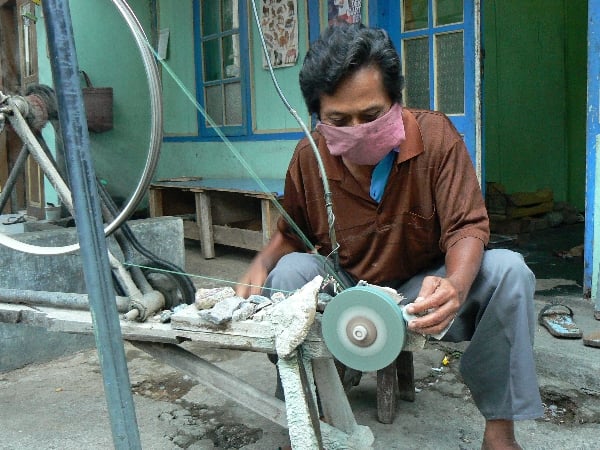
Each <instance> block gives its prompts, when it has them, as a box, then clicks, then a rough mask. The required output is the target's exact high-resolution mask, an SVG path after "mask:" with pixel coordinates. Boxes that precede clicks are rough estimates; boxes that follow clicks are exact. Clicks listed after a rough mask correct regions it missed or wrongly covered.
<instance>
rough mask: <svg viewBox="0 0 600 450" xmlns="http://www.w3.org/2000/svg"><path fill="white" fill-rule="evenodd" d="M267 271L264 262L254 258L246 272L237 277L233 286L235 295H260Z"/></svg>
mask: <svg viewBox="0 0 600 450" xmlns="http://www.w3.org/2000/svg"><path fill="white" fill-rule="evenodd" d="M268 273H269V272H268V270H267V268H266V267H265V266H264V264H262V262H261V261H260V260H259V259H254V260H253V261H252V263H251V264H250V267H249V268H248V270H247V271H246V273H245V274H244V275H243V276H242V278H240V279H239V281H238V284H237V286H236V287H235V295H237V296H238V297H243V298H248V297H249V296H250V295H260V293H261V291H262V286H263V285H264V284H265V280H266V279H267V275H268Z"/></svg>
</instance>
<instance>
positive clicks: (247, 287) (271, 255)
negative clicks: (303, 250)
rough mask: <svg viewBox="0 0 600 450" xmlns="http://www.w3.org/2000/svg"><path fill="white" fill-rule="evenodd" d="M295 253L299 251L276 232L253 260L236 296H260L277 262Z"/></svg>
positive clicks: (236, 291)
mask: <svg viewBox="0 0 600 450" xmlns="http://www.w3.org/2000/svg"><path fill="white" fill-rule="evenodd" d="M293 251H297V249H296V248H295V247H294V246H293V245H292V244H291V243H290V242H289V241H288V240H287V239H285V238H284V237H283V235H282V234H281V233H280V232H279V231H276V232H275V233H274V234H273V236H272V237H271V240H270V241H269V243H268V244H267V245H266V247H265V248H264V249H262V250H261V251H260V253H259V254H258V255H256V257H255V258H254V259H253V260H252V262H251V263H250V267H249V268H248V270H247V271H246V273H245V274H244V275H243V276H242V278H240V279H239V281H238V283H239V284H238V285H237V287H236V288H235V294H236V295H237V296H239V297H243V298H248V296H250V295H255V294H256V295H259V294H260V293H261V292H262V288H263V286H264V284H265V280H266V279H267V275H268V274H269V272H270V271H271V270H272V269H273V267H275V264H277V261H279V260H280V259H281V257H282V256H284V255H287V254H288V253H291V252H293Z"/></svg>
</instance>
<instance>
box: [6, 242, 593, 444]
mask: <svg viewBox="0 0 600 450" xmlns="http://www.w3.org/2000/svg"><path fill="white" fill-rule="evenodd" d="M527 252H528V254H527V255H526V258H534V259H535V258H537V256H536V249H533V250H532V249H531V248H529V249H528V250H527ZM251 257H252V253H251V252H244V251H240V250H234V249H231V248H227V247H217V257H216V258H215V259H212V260H204V259H202V258H201V256H200V252H199V249H198V246H197V244H195V243H193V242H188V244H187V246H186V270H187V272H189V273H190V274H192V275H194V282H195V284H196V285H197V286H203V287H210V286H223V285H224V283H225V282H226V280H235V279H237V278H238V277H239V275H240V274H241V273H242V272H243V270H244V269H245V267H246V266H247V264H248V262H249V261H250V259H251ZM531 261H532V264H539V263H540V261H539V260H537V262H536V261H534V260H531ZM560 263H561V264H562V263H563V261H560ZM565 263H566V262H565ZM559 272H560V271H559ZM573 283H575V284H577V281H573V280H569V279H564V278H560V277H555V276H554V275H553V276H552V278H540V276H539V275H538V292H537V294H536V308H537V309H538V310H539V309H540V308H541V307H542V306H543V305H545V304H546V303H548V302H549V301H557V300H558V301H561V302H564V303H566V304H568V305H569V306H570V307H571V308H573V310H574V312H575V321H576V322H577V324H578V325H579V326H580V328H582V329H583V331H584V332H588V331H593V330H599V329H600V322H598V321H596V320H594V318H593V305H592V304H591V303H590V302H589V301H587V300H584V299H582V298H581V297H582V296H581V295H580V294H574V293H572V292H566V291H569V289H567V290H566V291H565V289H563V287H565V286H567V287H569V286H572V285H573ZM189 349H190V350H192V351H194V352H195V353H197V354H199V355H201V356H202V357H204V358H206V359H208V360H209V361H212V362H215V363H216V364H218V365H219V366H220V367H222V368H223V369H225V370H228V371H231V372H232V373H234V374H235V375H236V376H237V377H239V378H242V379H244V380H246V381H248V382H250V383H251V384H253V385H254V386H255V387H257V388H258V389H261V390H263V391H264V392H265V395H272V393H273V392H274V389H275V371H274V370H273V366H272V365H271V363H269V362H268V360H267V358H266V357H265V355H263V354H256V353H250V352H239V351H232V350H214V349H202V348H199V347H194V346H190V347H189ZM461 349H462V348H461V347H460V346H452V347H451V346H447V345H440V344H428V345H427V347H426V349H424V350H423V351H420V352H418V353H415V371H416V378H417V379H418V381H417V388H418V392H417V395H416V401H415V402H414V403H406V402H400V405H399V408H398V414H397V417H396V420H395V422H394V423H393V424H391V425H384V424H380V423H378V422H377V420H376V397H375V374H374V373H367V374H365V375H364V376H363V379H362V381H361V383H360V384H359V385H358V386H357V387H355V388H353V389H352V390H351V391H350V393H349V398H350V402H351V406H352V408H353V410H354V413H355V416H356V419H357V421H358V423H359V424H362V425H368V426H369V427H371V430H372V431H373V434H374V436H375V445H374V448H375V449H382V450H383V449H386V450H387V449H464V450H467V449H478V448H480V445H481V439H482V431H483V424H484V423H483V419H482V418H481V416H480V415H479V413H478V411H477V409H476V408H475V406H474V404H473V402H472V400H471V397H470V395H469V392H468V390H467V389H466V387H465V386H464V384H463V383H462V382H461V379H460V375H459V374H458V372H457V366H458V359H459V358H460V351H461ZM126 351H127V357H128V364H129V373H130V379H131V383H132V389H133V392H134V400H135V407H136V413H137V420H138V426H139V431H140V436H141V441H142V448H144V449H157V450H159V449H160V450H168V449H174V450H175V449H182V448H183V449H212V448H223V449H246V450H265V449H276V448H277V447H278V446H280V445H283V444H285V443H286V442H287V433H286V430H285V429H283V428H281V427H279V426H277V425H274V424H272V423H270V422H269V421H267V420H266V419H263V418H262V417H260V416H258V415H256V414H255V413H252V412H250V410H248V409H246V408H245V407H243V406H240V405H238V404H237V403H235V402H233V401H231V400H229V399H226V398H224V397H223V396H222V395H220V394H218V393H215V392H214V391H212V390H210V389H208V388H206V387H204V386H203V385H202V384H201V383H198V381H197V380H194V379H191V378H190V377H188V376H186V375H183V374H181V373H179V372H177V371H176V370H174V369H172V368H170V367H168V366H166V365H164V364H162V363H161V362H160V361H158V360H155V359H152V358H151V357H149V356H148V355H147V354H145V353H144V352H142V351H140V350H138V349H137V348H136V347H135V346H133V345H132V344H130V343H127V344H126ZM535 352H536V360H537V365H538V373H539V381H540V388H541V392H542V397H543V400H544V403H545V407H546V408H545V411H546V413H545V416H544V417H543V418H541V419H539V420H535V421H524V422H519V423H517V426H516V434H517V438H518V440H519V441H520V443H521V444H522V446H523V447H524V448H526V449H597V448H600V433H599V432H598V430H599V429H600V426H599V425H600V377H599V376H598V374H599V373H600V349H598V348H590V347H585V346H584V345H583V343H582V341H581V340H580V339H579V340H568V341H567V340H560V339H557V338H554V337H552V336H550V334H549V333H548V332H547V331H546V330H545V329H544V328H542V327H538V329H537V330H536V343H535ZM444 356H448V357H449V359H450V364H449V365H448V366H445V367H444V366H442V363H441V361H442V359H443V358H444ZM0 405H2V407H1V408H0V423H1V424H2V431H1V433H0V449H1V450H8V449H11V450H13V449H65V450H68V449H78V450H79V449H106V448H112V436H111V431H110V425H109V421H108V413H107V407H106V401H105V398H104V393H103V388H102V378H101V372H100V366H99V364H98V358H97V355H96V352H95V350H94V349H90V350H84V351H81V352H79V353H76V354H74V355H71V356H66V357H63V358H60V359H57V360H54V361H51V362H49V363H44V364H32V365H28V366H26V367H24V368H21V369H17V370H13V371H10V372H4V373H0Z"/></svg>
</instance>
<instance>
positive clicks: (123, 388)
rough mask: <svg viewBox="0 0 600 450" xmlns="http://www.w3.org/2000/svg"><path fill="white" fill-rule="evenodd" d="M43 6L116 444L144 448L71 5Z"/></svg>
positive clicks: (48, 2) (63, 1) (56, 0)
mask: <svg viewBox="0 0 600 450" xmlns="http://www.w3.org/2000/svg"><path fill="white" fill-rule="evenodd" d="M42 8H43V12H44V16H45V18H46V31H47V37H48V48H49V52H50V61H51V66H52V77H53V80H54V85H55V87H56V97H57V102H58V111H59V118H60V123H61V130H62V137H63V142H64V147H65V155H66V160H67V169H68V172H69V180H70V181H71V188H72V192H73V202H74V206H75V222H76V224H77V234H78V236H79V242H80V243H81V258H82V262H83V272H84V277H85V281H86V286H87V289H88V292H89V301H90V308H91V312H92V323H93V325H94V336H95V338H96V346H97V348H98V354H99V359H100V364H101V368H102V377H103V380H104V392H105V395H106V401H107V405H108V412H109V416H110V422H111V429H112V437H113V443H114V446H115V448H116V449H141V443H140V436H139V430H138V425H137V419H136V416H135V407H134V403H133V396H132V393H131V385H130V380H129V373H128V371H127V360H126V358H125V349H124V348H123V337H122V334H121V328H120V324H119V316H118V312H117V307H116V304H115V295H114V292H113V289H112V282H111V274H110V267H109V263H108V252H107V248H106V240H105V238H104V232H103V229H102V213H101V208H100V202H99V199H98V192H97V189H96V178H95V173H94V169H93V164H92V160H91V156H90V151H89V135H88V133H87V123H86V120H85V112H84V108H83V95H82V92H81V86H80V82H79V66H78V63H77V55H76V51H75V38H74V35H73V28H72V22H71V14H70V11H69V4H68V0H44V2H42Z"/></svg>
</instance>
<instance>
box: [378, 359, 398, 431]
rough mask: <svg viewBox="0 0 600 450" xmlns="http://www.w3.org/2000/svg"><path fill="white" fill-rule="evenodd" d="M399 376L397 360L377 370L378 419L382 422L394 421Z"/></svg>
mask: <svg viewBox="0 0 600 450" xmlns="http://www.w3.org/2000/svg"><path fill="white" fill-rule="evenodd" d="M397 394H398V376H397V374H396V361H394V362H393V363H392V364H390V365H389V366H387V367H384V368H383V369H379V370H378V371H377V419H378V420H379V421H380V422H381V423H392V422H393V421H394V418H395V417H396V404H397V400H396V395H397Z"/></svg>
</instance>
